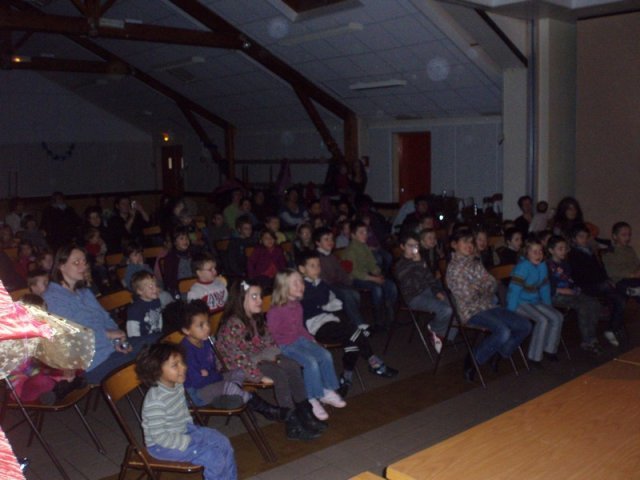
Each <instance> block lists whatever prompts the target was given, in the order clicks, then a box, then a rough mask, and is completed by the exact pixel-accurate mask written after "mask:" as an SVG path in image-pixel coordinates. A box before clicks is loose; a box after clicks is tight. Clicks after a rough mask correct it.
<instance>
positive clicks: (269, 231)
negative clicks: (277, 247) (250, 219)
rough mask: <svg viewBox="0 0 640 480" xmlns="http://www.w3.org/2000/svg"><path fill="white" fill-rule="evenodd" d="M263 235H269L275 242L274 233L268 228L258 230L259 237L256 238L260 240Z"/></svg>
mask: <svg viewBox="0 0 640 480" xmlns="http://www.w3.org/2000/svg"><path fill="white" fill-rule="evenodd" d="M265 235H270V236H271V238H273V240H277V238H276V234H275V232H274V231H273V230H271V229H270V228H264V229H262V230H260V235H258V238H259V239H260V240H262V237H264V236H265Z"/></svg>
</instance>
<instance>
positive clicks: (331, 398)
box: [320, 388, 347, 413]
mask: <svg viewBox="0 0 640 480" xmlns="http://www.w3.org/2000/svg"><path fill="white" fill-rule="evenodd" d="M320 401H321V402H322V403H326V404H327V405H331V406H332V407H336V408H344V407H346V406H347V402H345V401H344V400H343V399H342V398H340V395H338V394H337V393H336V392H334V391H333V390H327V389H326V388H325V390H324V397H322V398H321V399H320ZM325 413H326V412H325Z"/></svg>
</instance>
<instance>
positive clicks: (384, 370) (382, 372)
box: [369, 363, 398, 378]
mask: <svg viewBox="0 0 640 480" xmlns="http://www.w3.org/2000/svg"><path fill="white" fill-rule="evenodd" d="M369 371H370V372H371V373H373V374H374V375H378V376H379V377H384V378H391V377H395V376H396V375H397V374H398V370H396V369H395V368H391V367H389V366H388V365H385V364H384V363H383V364H381V365H380V366H379V367H377V368H373V367H372V366H369Z"/></svg>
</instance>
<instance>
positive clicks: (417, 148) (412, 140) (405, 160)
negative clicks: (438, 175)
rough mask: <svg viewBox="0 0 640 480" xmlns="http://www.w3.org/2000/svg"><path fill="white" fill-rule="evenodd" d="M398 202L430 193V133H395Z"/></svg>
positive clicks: (401, 202)
mask: <svg viewBox="0 0 640 480" xmlns="http://www.w3.org/2000/svg"><path fill="white" fill-rule="evenodd" d="M396 141H397V146H398V152H397V153H398V157H397V158H398V201H399V202H400V204H403V203H404V202H406V201H407V200H413V199H414V198H415V197H417V196H418V195H426V194H429V193H431V133H430V132H411V133H397V134H396Z"/></svg>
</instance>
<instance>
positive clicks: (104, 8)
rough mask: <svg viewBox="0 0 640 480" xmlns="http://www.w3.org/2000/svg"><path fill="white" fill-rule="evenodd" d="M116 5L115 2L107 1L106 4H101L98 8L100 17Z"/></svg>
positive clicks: (112, 0) (114, 0) (113, 0)
mask: <svg viewBox="0 0 640 480" xmlns="http://www.w3.org/2000/svg"><path fill="white" fill-rule="evenodd" d="M115 3H116V0H107V1H106V2H104V3H103V4H102V6H101V7H100V16H102V15H104V14H105V13H107V10H109V9H110V8H111V7H113V6H114V5H115Z"/></svg>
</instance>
